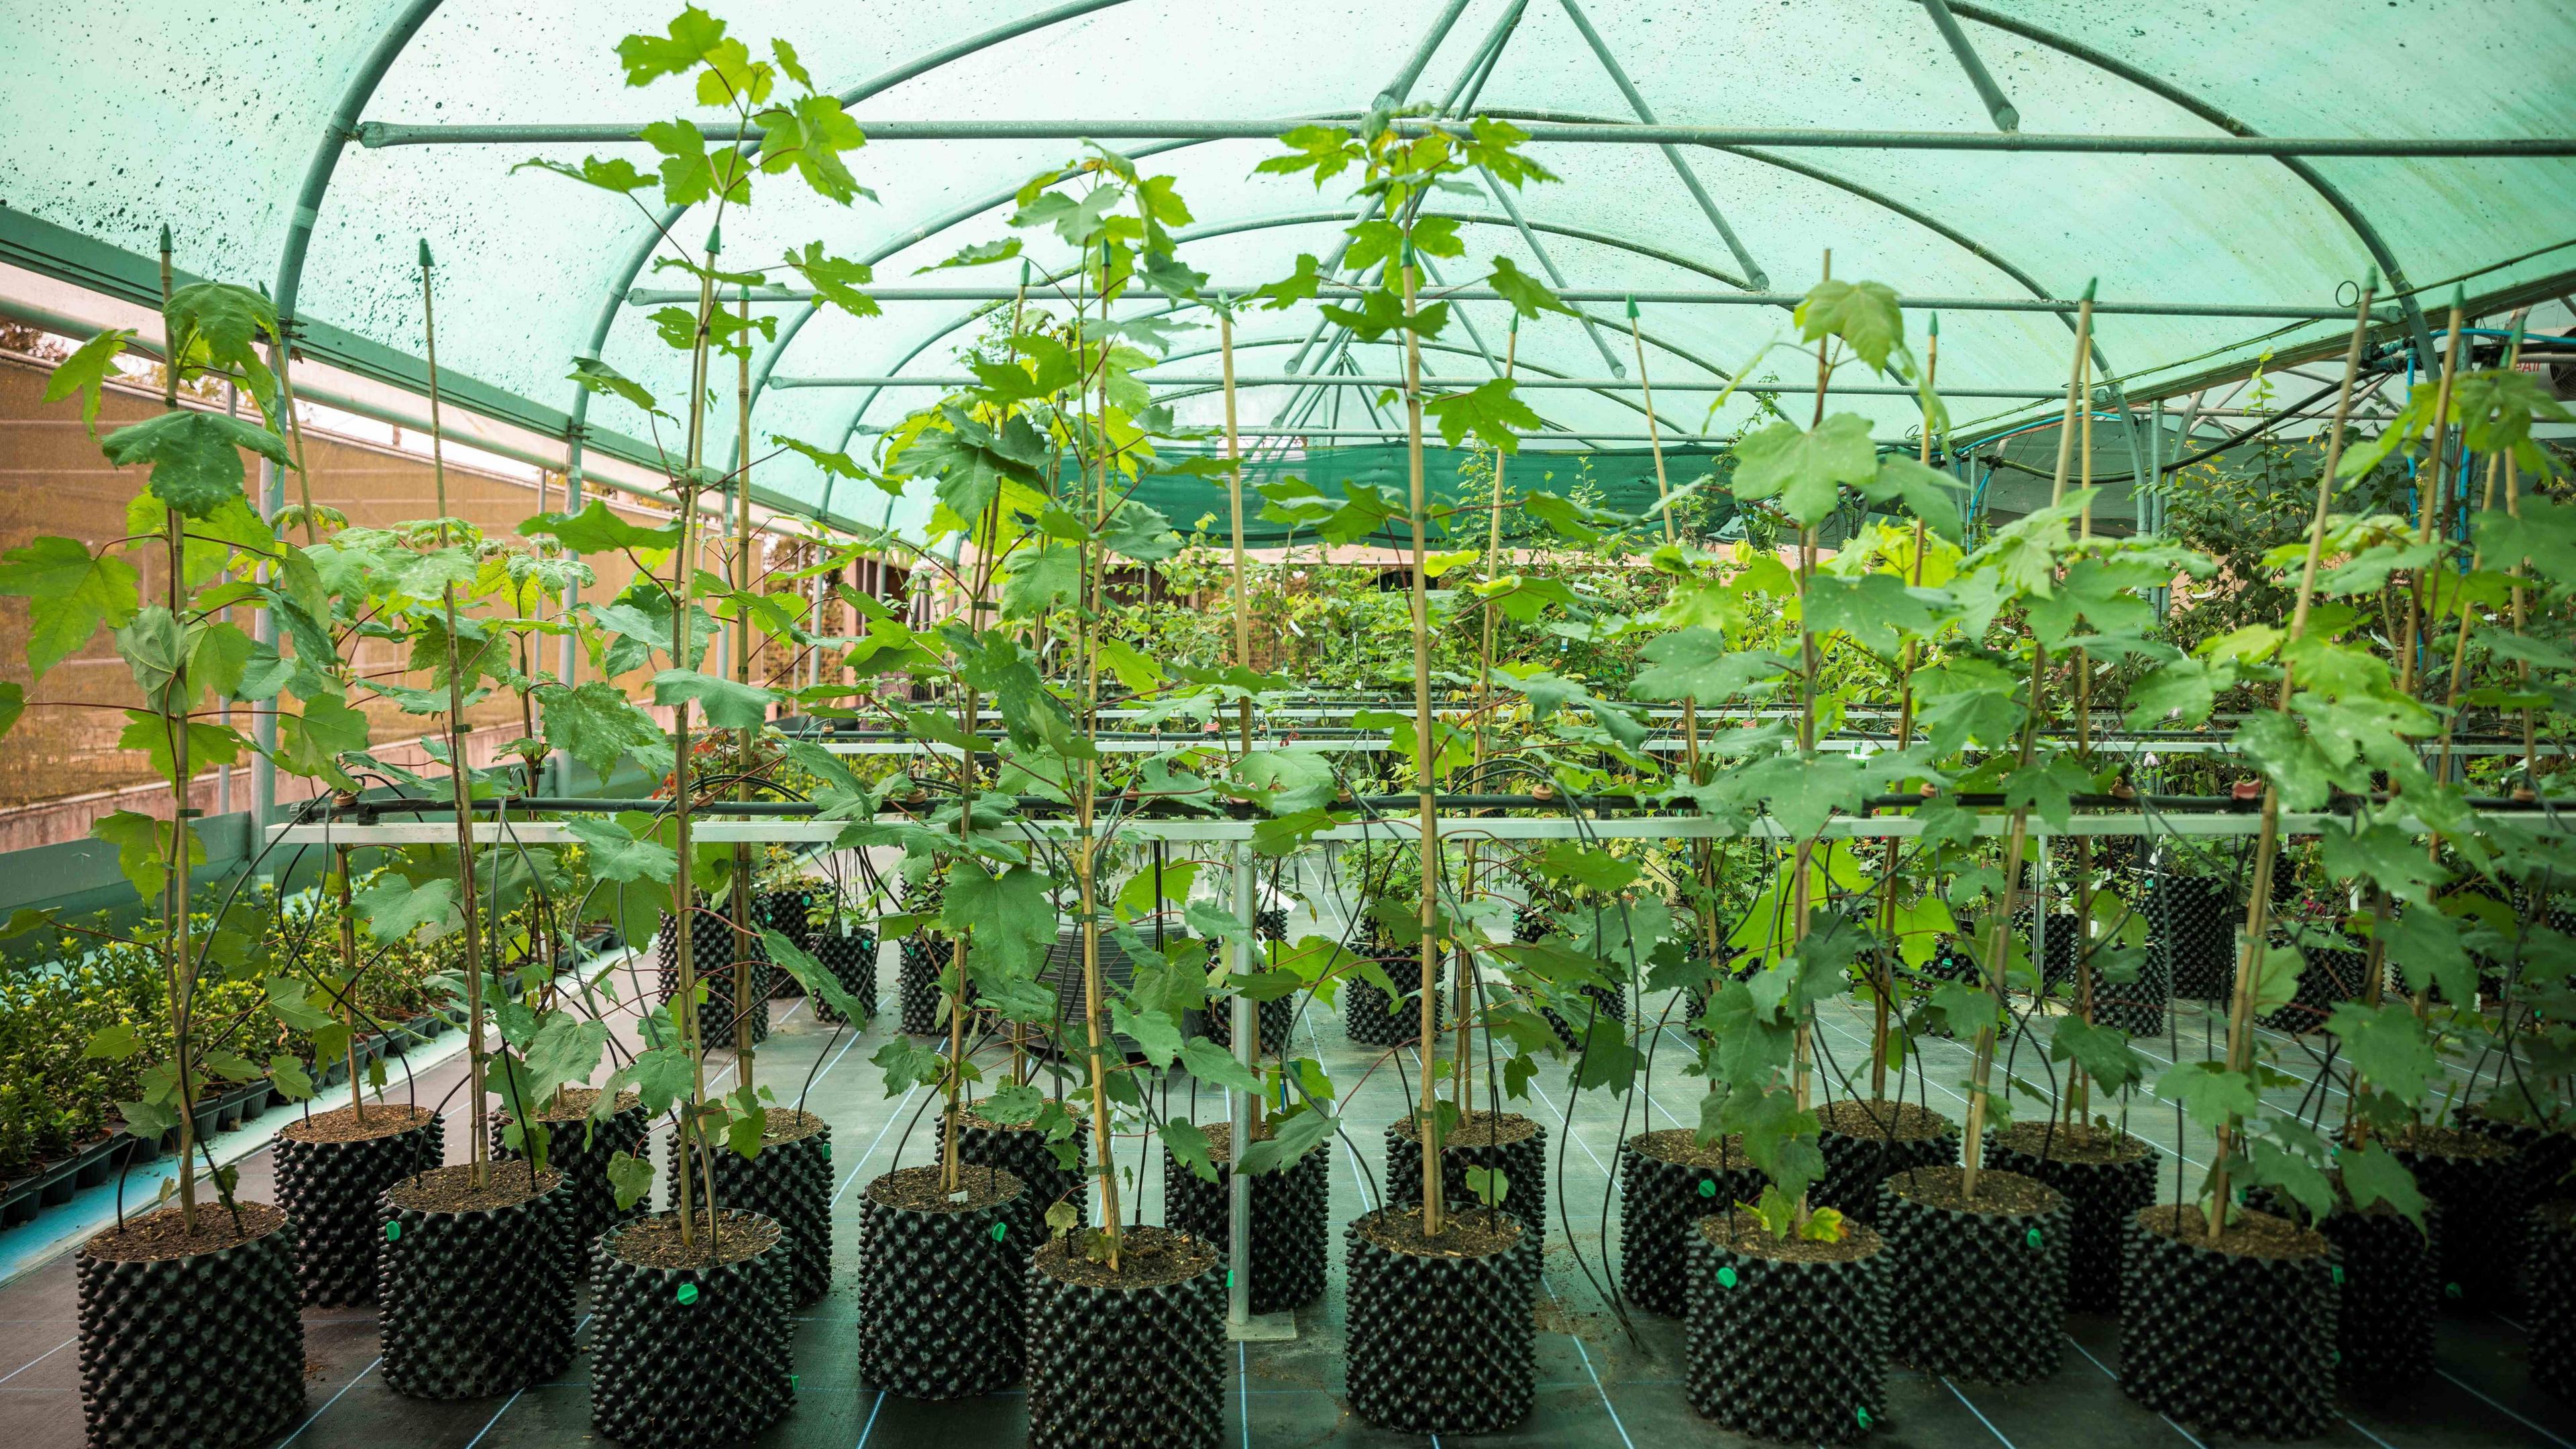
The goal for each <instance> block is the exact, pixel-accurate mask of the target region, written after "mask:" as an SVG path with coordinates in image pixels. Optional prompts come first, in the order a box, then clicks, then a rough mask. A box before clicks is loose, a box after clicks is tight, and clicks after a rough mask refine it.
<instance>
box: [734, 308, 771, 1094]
mask: <svg viewBox="0 0 2576 1449" xmlns="http://www.w3.org/2000/svg"><path fill="white" fill-rule="evenodd" d="M736 305H737V309H738V310H737V311H736V312H735V315H736V316H737V317H739V318H740V319H741V320H742V323H743V326H744V328H745V329H746V331H745V332H744V333H740V334H737V335H741V336H746V337H747V336H748V328H749V327H750V325H751V289H750V288H749V287H744V288H742V289H741V293H740V301H739V302H738V303H737V304H736ZM735 363H736V367H735V382H734V397H735V414H734V416H735V424H734V439H735V444H734V446H735V450H736V452H737V453H738V454H739V456H740V460H741V467H740V468H739V469H738V470H737V471H736V472H735V474H734V478H733V505H734V506H733V537H732V538H731V539H729V540H728V543H729V544H730V545H731V552H732V554H733V560H732V562H733V567H732V569H731V571H730V572H731V576H732V582H733V589H734V593H735V594H736V595H737V596H740V595H746V594H748V593H750V592H751V539H752V535H751V344H750V343H749V342H748V341H746V342H744V344H743V348H742V351H741V353H740V354H739V355H738V356H737V357H736V358H735ZM733 612H734V626H733V627H734V648H733V677H734V682H735V683H737V684H741V685H746V686H747V685H749V684H750V683H751V610H750V609H749V608H747V607H745V606H744V604H743V601H742V599H741V598H740V597H736V598H735V600H734V605H733ZM759 739H760V731H759V730H758V729H757V728H754V727H749V726H746V727H745V728H743V729H740V730H737V731H736V732H735V734H734V761H733V769H734V787H733V798H734V799H736V800H738V801H740V800H749V799H750V798H751V760H752V751H753V750H754V749H755V748H757V747H758V741H759ZM732 914H733V1059H734V1066H735V1071H734V1078H735V1085H736V1087H737V1088H738V1089H739V1090H740V1091H741V1092H742V1094H743V1097H744V1100H746V1101H757V1100H758V1098H756V1097H754V1096H753V1095H752V1087H751V1081H752V1066H753V1063H754V1061H755V1060H756V1057H757V1053H756V1051H755V1049H754V1047H753V1045H752V1032H751V1014H752V1013H753V1012H755V1011H763V1012H765V1011H767V1010H768V1009H769V1006H768V1003H767V1002H766V1001H763V1000H756V999H754V993H753V991H752V989H751V984H752V972H751V966H752V962H751V950H752V942H753V941H754V940H755V939H756V937H755V936H754V934H753V925H752V918H751V846H750V845H749V844H747V843H737V844H736V845H735V846H734V848H733V912H732Z"/></svg>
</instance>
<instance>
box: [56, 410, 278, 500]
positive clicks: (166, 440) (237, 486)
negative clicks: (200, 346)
mask: <svg viewBox="0 0 2576 1449" xmlns="http://www.w3.org/2000/svg"><path fill="white" fill-rule="evenodd" d="M244 448H248V449H250V450H251V451H252V452H254V453H257V454H259V455H260V456H261V457H263V458H266V459H268V460H269V461H270V462H273V463H277V464H280V465H284V464H285V463H286V462H288V461H289V460H288V457H287V452H286V440H285V439H283V438H280V437H279V436H278V435H277V434H275V433H273V432H270V431H269V430H268V429H267V428H265V427H262V426H260V425H259V424H257V423H251V422H246V421H244V420H242V419H240V418H236V417H229V416H227V415H225V414H223V413H217V412H200V411H198V410H196V409H193V408H180V409H177V410H175V411H172V412H166V413H162V414H160V415H159V416H157V417H152V418H147V419H145V420H144V421H142V422H139V423H135V424H132V425H130V426H127V427H122V428H119V429H117V430H116V431H115V432H113V433H110V434H108V435H107V441H106V442H104V443H102V444H101V445H100V449H101V451H103V452H105V453H106V454H107V460H108V461H109V462H111V463H114V464H115V465H116V466H118V467H120V468H122V467H124V466H125V465H126V464H128V463H146V464H149V465H150V466H151V468H152V496H153V497H155V498H158V499H160V500H161V501H162V502H163V503H166V504H168V505H169V506H170V507H171V508H172V509H174V510H175V511H177V512H178V513H179V514H181V515H182V516H184V517H188V518H211V517H213V516H214V514H215V512H216V511H217V510H218V509H220V508H222V507H223V506H224V505H225V504H226V503H228V502H231V501H233V500H235V499H238V498H240V497H241V496H242V460H241V450H242V449H244Z"/></svg>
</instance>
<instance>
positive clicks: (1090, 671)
mask: <svg viewBox="0 0 2576 1449" xmlns="http://www.w3.org/2000/svg"><path fill="white" fill-rule="evenodd" d="M1100 272H1101V278H1100V280H1101V287H1100V290H1101V291H1102V292H1104V293H1105V292H1106V291H1107V290H1108V281H1109V275H1108V274H1109V246H1108V243H1107V242H1105V241H1104V242H1103V243H1101V249H1100ZM1100 306H1101V312H1102V314H1103V315H1104V316H1105V315H1107V312H1108V309H1109V301H1108V299H1107V297H1106V296H1104V297H1103V298H1102V300H1101V304H1100ZM1096 366H1097V368H1098V370H1099V379H1100V381H1099V391H1098V393H1097V396H1098V398H1099V411H1098V413H1096V414H1095V415H1094V416H1095V417H1096V419H1097V421H1096V423H1095V424H1094V427H1093V429H1092V436H1093V440H1094V445H1095V446H1096V447H1097V448H1098V449H1099V450H1100V457H1099V471H1098V472H1097V473H1096V474H1094V475H1092V477H1091V480H1090V481H1091V482H1092V484H1093V489H1092V495H1091V497H1092V514H1091V535H1092V537H1093V538H1094V539H1097V538H1098V537H1099V536H1100V531H1101V530H1102V529H1103V528H1105V527H1107V526H1108V523H1109V470H1110V466H1111V456H1110V450H1109V349H1108V346H1107V344H1106V343H1104V344H1102V346H1101V349H1100V357H1099V361H1098V362H1097V364H1096ZM1086 471H1088V470H1086ZM1084 547H1085V548H1087V549H1089V550H1090V551H1091V555H1092V560H1091V562H1092V567H1091V568H1090V569H1088V570H1086V577H1087V578H1088V579H1089V580H1090V583H1091V594H1092V597H1091V601H1090V605H1091V606H1090V607H1088V608H1085V609H1084V610H1083V625H1082V632H1081V635H1080V645H1081V652H1082V720H1083V729H1084V731H1085V732H1086V733H1087V734H1088V735H1090V736H1091V737H1093V738H1097V737H1098V735H1099V732H1100V651H1099V648H1098V647H1097V641H1096V639H1095V637H1094V634H1093V624H1092V618H1093V616H1094V615H1096V614H1098V613H1100V612H1101V606H1102V605H1103V604H1104V603H1105V601H1106V600H1107V598H1108V582H1107V578H1108V569H1109V557H1108V550H1107V549H1106V548H1102V547H1099V546H1097V545H1096V544H1092V543H1086V544H1085V545H1084ZM1099 799H1100V761H1099V758H1098V756H1097V753H1096V752H1095V754H1094V755H1093V757H1092V758H1090V759H1086V760H1084V761H1083V762H1082V794H1081V797H1080V805H1081V814H1080V818H1081V833H1082V840H1081V844H1080V846H1079V847H1078V848H1077V849H1076V851H1075V854H1074V858H1075V860H1076V861H1077V862H1078V863H1079V867H1080V872H1081V885H1082V1020H1083V1029H1084V1031H1085V1033H1086V1034H1087V1035H1088V1037H1089V1042H1088V1046H1089V1049H1090V1066H1091V1140H1092V1144H1093V1148H1094V1150H1095V1151H1097V1152H1098V1153H1099V1154H1100V1166H1101V1173H1100V1207H1101V1215H1102V1217H1103V1218H1104V1219H1105V1222H1104V1224H1103V1226H1104V1228H1105V1229H1106V1231H1107V1234H1108V1238H1109V1271H1110V1272H1112V1273H1115V1272H1117V1271H1118V1270H1119V1261H1120V1258H1121V1257H1122V1256H1123V1255H1124V1253H1125V1251H1126V1246H1127V1238H1126V1226H1125V1224H1124V1223H1122V1222H1120V1221H1119V1213H1118V1173H1117V1169H1116V1166H1115V1164H1114V1163H1113V1162H1112V1160H1111V1154H1112V1150H1113V1148H1114V1145H1115V1144H1114V1142H1113V1139H1112V1138H1111V1137H1110V1135H1109V1076H1108V1072H1107V1070H1106V1065H1107V1060H1106V1057H1105V1055H1104V1054H1103V1052H1102V1050H1101V1044H1102V1037H1103V1033H1102V1031H1101V1027H1100V1003H1101V998H1102V996H1103V991H1102V987H1101V977H1100V919H1099V914H1098V912H1099V908H1100V899H1099V884H1100V836H1099V833H1098V832H1097V831H1095V830H1094V829H1093V828H1092V827H1093V822H1094V821H1095V820H1096V819H1097V818H1098V812H1099ZM1235 1150H1236V1151H1238V1152H1240V1151H1243V1150H1245V1149H1244V1148H1242V1147H1240V1146H1238V1147H1237V1148H1236V1149H1235ZM1236 1160H1237V1161H1240V1160H1241V1159H1240V1158H1237V1159H1236Z"/></svg>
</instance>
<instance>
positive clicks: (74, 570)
mask: <svg viewBox="0 0 2576 1449" xmlns="http://www.w3.org/2000/svg"><path fill="white" fill-rule="evenodd" d="M141 580H142V575H140V574H138V573H136V572H135V570H134V567H133V565H131V564H128V563H126V562H125V561H124V560H123V559H120V558H116V557H114V556H112V555H110V554H107V553H105V552H101V553H99V554H97V555H95V556H93V555H92V554H91V553H90V551H89V549H88V547H87V546H86V545H84V544H82V543H80V542H79V541H78V540H76V539H69V538H55V537H50V536H48V537H43V538H38V539H35V540H34V541H32V542H30V543H28V544H26V545H24V546H23V547H19V548H13V549H11V550H9V551H8V552H7V553H0V595H13V596H16V597H18V598H23V599H25V600H26V601H27V624H28V628H27V670H28V672H29V673H30V674H31V675H33V676H34V677H36V678H38V679H42V678H44V675H45V671H46V670H48V669H51V668H53V667H54V666H55V665H57V664H59V663H61V662H62V661H63V660H65V659H67V658H69V657H71V656H72V655H73V654H75V653H77V652H78V651H79V650H81V649H82V648H84V647H86V646H87V645H88V643H89V641H90V639H91V637H92V636H93V635H95V634H96V633H97V632H98V628H99V626H100V625H102V624H104V625H106V626H108V627H109V628H111V629H116V628H123V627H124V626H125V625H126V624H127V623H128V622H130V621H131V620H132V619H133V618H134V615H135V613H136V611H137V610H138V609H140V608H141V606H142V596H141V593H140V589H139V586H140V583H141Z"/></svg>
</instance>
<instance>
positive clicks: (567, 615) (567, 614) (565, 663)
mask: <svg viewBox="0 0 2576 1449" xmlns="http://www.w3.org/2000/svg"><path fill="white" fill-rule="evenodd" d="M593 360H596V359H593ZM582 396H583V397H588V396H590V394H588V393H586V392H585V393H583V394H582ZM583 426H584V425H583V424H581V423H578V422H576V423H575V424H573V426H572V428H571V430H570V431H569V432H568V433H567V434H566V436H565V439H564V512H566V513H568V514H570V513H579V512H580V511H581V506H582V502H581V451H582V429H583ZM567 552H569V550H567ZM574 557H576V558H577V557H579V555H577V554H576V555H574ZM580 608H581V585H580V584H579V583H578V582H567V583H565V585H564V596H563V617H564V622H565V623H566V624H570V623H571V622H572V619H573V615H574V614H575V613H576V612H578V611H579V610H580ZM573 651H574V646H573V635H572V631H571V630H569V629H567V630H565V631H564V636H563V642H562V647H561V650H560V652H559V653H558V654H557V655H556V656H555V663H556V667H557V669H558V671H559V673H560V677H561V678H562V680H563V682H564V686H565V687H566V688H570V687H571V686H572V684H573V682H574V681H573V662H574V659H575V657H576V656H575V654H574V652H573ZM554 773H555V793H556V794H557V795H569V794H571V793H572V756H570V755H567V754H565V753H564V752H563V751H561V750H557V751H555V754H554ZM600 783H601V784H602V785H605V784H607V783H608V782H607V781H605V780H602V781H601V782H600Z"/></svg>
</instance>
